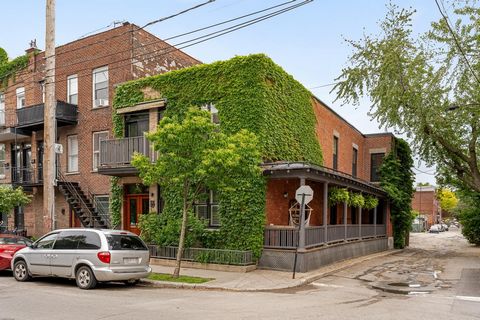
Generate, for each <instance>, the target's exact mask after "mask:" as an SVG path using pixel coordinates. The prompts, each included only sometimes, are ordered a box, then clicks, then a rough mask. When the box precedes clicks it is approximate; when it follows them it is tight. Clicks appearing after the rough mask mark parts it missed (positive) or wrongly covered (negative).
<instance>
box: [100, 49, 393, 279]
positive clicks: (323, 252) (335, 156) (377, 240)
mask: <svg viewBox="0 0 480 320" xmlns="http://www.w3.org/2000/svg"><path fill="white" fill-rule="evenodd" d="M229 61H233V62H232V63H231V64H229ZM229 61H225V62H219V63H215V64H212V65H203V66H202V67H201V68H202V69H201V70H200V69H199V67H194V68H187V69H183V70H181V71H180V72H177V73H174V74H172V73H168V74H165V75H161V76H158V77H154V78H151V79H145V81H143V82H136V83H135V84H134V85H133V86H130V87H129V88H135V89H134V90H133V92H132V95H135V96H136V97H143V98H141V99H138V101H137V102H135V103H132V104H131V105H128V106H122V107H121V108H118V109H116V112H117V114H118V115H119V116H120V117H122V119H123V121H124V123H125V126H127V123H128V121H129V117H132V116H133V115H134V114H135V113H138V112H141V113H142V114H143V115H144V120H143V121H144V125H143V127H144V128H145V129H146V128H148V130H150V131H151V130H155V128H156V125H157V123H158V119H159V118H160V117H161V114H163V112H164V111H165V112H166V110H167V111H168V108H169V103H171V101H172V100H174V99H176V98H178V97H176V96H169V95H168V93H167V95H164V94H165V91H164V90H162V88H161V86H160V85H158V84H157V85H156V86H155V87H154V88H152V83H154V82H155V81H157V80H160V81H159V82H158V83H163V82H162V81H161V80H162V78H163V79H165V77H168V79H167V80H165V81H164V83H168V84H172V83H175V82H176V81H175V79H176V78H175V77H178V79H179V80H180V81H179V82H182V83H183V85H185V86H188V83H187V84H185V83H184V81H183V80H184V79H189V80H190V81H191V83H192V85H197V84H198V83H201V81H200V80H201V78H202V77H203V75H206V74H215V75H216V78H218V80H217V79H214V80H212V81H211V82H209V84H208V90H206V89H205V90H203V88H199V89H198V90H197V95H198V96H196V97H190V96H188V99H192V98H193V101H192V102H191V104H198V105H199V107H201V106H202V104H205V103H208V106H209V107H208V110H209V111H210V112H211V113H212V121H214V120H218V121H219V123H220V125H221V126H223V122H225V123H227V122H228V123H227V124H226V125H228V124H231V122H230V121H228V119H227V118H228V117H229V116H232V117H233V116H235V114H234V112H233V111H232V110H234V109H235V108H241V109H240V110H242V111H243V112H244V113H246V114H255V115H256V116H255V118H254V119H251V120H248V121H247V122H246V123H244V125H249V124H250V123H251V122H250V121H254V122H255V125H254V126H251V127H252V128H253V129H252V130H254V131H255V130H256V131H257V132H255V133H258V134H259V135H262V137H263V140H264V141H267V140H268V141H271V140H275V139H269V138H268V137H270V138H271V137H272V136H274V137H276V138H281V137H280V136H278V133H277V132H275V130H272V129H271V128H272V127H271V126H272V121H273V120H272V117H279V118H278V119H280V120H279V123H282V124H283V125H284V126H287V127H288V124H284V121H285V120H284V119H286V118H287V113H290V114H291V113H292V112H293V113H295V112H297V110H299V109H301V108H305V109H309V110H310V111H313V112H311V113H310V114H311V117H312V118H314V119H313V121H311V123H312V128H313V127H314V128H313V131H314V133H313V135H314V138H313V140H314V141H315V143H316V144H318V145H319V146H320V148H319V149H318V150H321V151H320V152H322V154H323V165H318V164H313V163H308V162H305V161H303V162H295V161H286V160H285V159H283V158H276V159H273V161H269V160H265V163H264V164H263V172H264V176H265V177H266V179H267V189H266V203H265V206H266V207H265V208H266V209H265V215H266V226H265V235H264V250H263V255H262V258H261V259H260V262H259V264H260V265H261V266H262V267H265V268H274V269H284V270H288V269H290V268H291V264H292V263H291V262H292V259H293V254H294V249H295V246H296V243H295V242H296V239H297V232H298V228H297V225H298V223H296V222H298V210H297V209H298V203H296V201H295V191H296V189H297V188H298V187H299V186H300V185H309V186H310V187H312V188H313V190H314V196H313V200H312V202H311V203H309V209H308V214H307V215H308V217H306V218H307V222H306V225H303V226H301V227H300V234H301V236H300V242H301V244H300V251H299V252H300V256H299V261H300V262H299V265H300V268H299V270H301V271H308V270H312V269H315V268H317V267H318V266H320V265H323V264H326V263H329V262H332V261H335V260H338V259H346V258H349V257H353V256H358V255H361V254H367V253H371V252H376V251H380V250H385V249H387V247H388V246H389V245H392V244H393V241H392V239H391V237H392V227H391V224H390V212H389V204H388V201H387V199H386V198H387V197H386V193H385V192H384V191H383V190H382V189H381V188H380V187H379V185H378V182H379V175H378V169H379V167H380V165H381V163H382V160H383V157H384V156H385V155H386V154H388V153H389V152H390V151H392V150H393V149H394V148H395V137H394V136H393V135H392V134H391V133H378V134H363V133H361V132H360V131H359V130H357V129H356V128H355V127H354V126H352V125H351V124H349V123H348V122H347V121H346V120H345V119H343V118H342V117H340V116H339V115H338V114H337V113H335V112H334V111H333V110H332V109H331V108H329V107H328V106H327V105H326V104H325V103H323V102H322V101H321V100H319V99H318V98H316V97H314V96H312V95H311V94H310V93H307V95H308V98H307V99H306V102H305V103H304V104H303V105H299V104H298V103H296V102H295V101H294V100H293V99H292V98H291V97H292V96H294V95H296V94H303V93H305V92H306V91H305V89H304V88H303V86H301V85H300V84H298V83H297V82H295V81H294V80H293V79H292V78H291V77H290V76H289V75H287V74H286V73H285V72H284V71H283V70H281V68H277V67H276V66H275V65H274V64H273V62H272V61H271V60H270V59H268V58H267V57H262V56H260V57H259V56H255V55H253V56H249V57H237V58H234V59H231V60H229ZM242 63H244V64H256V66H257V67H258V68H257V69H256V68H252V69H255V70H259V69H266V70H264V72H263V73H262V72H259V74H258V75H257V74H256V75H255V76H254V77H253V78H255V79H256V81H258V82H252V81H251V80H250V79H245V77H244V76H242V75H244V72H245V71H244V70H245V66H244V65H242ZM249 67H251V66H249ZM222 68H224V70H228V71H225V74H222ZM226 74H228V76H226ZM279 74H280V75H281V76H280V78H281V79H277V80H278V81H276V80H275V78H274V77H275V76H278V75H279ZM232 78H234V80H231V79H232ZM226 79H228V80H226ZM229 80H231V81H232V83H233V85H234V86H235V87H236V88H242V90H241V92H242V95H241V96H239V97H236V96H235V97H234V96H233V95H231V94H230V93H229V90H225V88H226V87H228V86H229V82H228V81H229ZM281 80H285V81H293V82H295V84H294V85H292V86H291V87H288V88H289V89H288V90H286V89H285V88H286V87H287V86H286V85H285V82H282V81H281ZM242 81H244V83H242ZM265 84H266V85H265ZM118 89H120V88H118ZM118 89H117V90H118ZM135 90H136V91H135ZM169 90H170V91H171V92H178V91H181V90H182V87H181V85H180V86H179V87H178V88H175V89H172V88H171V87H169ZM212 93H213V94H212ZM256 95H258V96H256ZM219 97H220V98H219ZM252 97H255V99H254V98H252ZM265 97H275V98H274V99H273V100H271V101H277V102H278V101H281V103H279V104H278V105H276V106H275V107H274V108H273V109H274V110H275V111H274V113H273V114H269V116H264V115H265V114H268V112H267V111H264V110H259V108H268V104H267V105H263V107H259V105H258V100H260V99H264V98H265ZM181 99H182V102H183V103H184V104H188V103H190V102H189V101H185V98H181ZM215 99H216V101H215ZM239 100H240V101H239ZM225 101H229V104H228V105H225V104H224V103H225ZM216 102H218V104H216ZM203 106H205V105H203ZM223 107H226V109H222V108H223ZM176 108H177V109H175V110H178V106H176ZM279 108H280V109H279ZM227 109H228V110H227ZM237 110H238V109H237ZM264 112H265V113H264ZM249 119H250V118H249ZM237 120H238V119H237ZM309 120H312V119H309ZM296 121H303V120H302V119H297V120H296ZM238 126H239V125H238V123H237V124H236V127H235V128H237V129H236V130H238ZM273 126H274V125H273ZM227 130H228V129H227ZM127 131H128V130H125V137H119V138H115V139H108V140H105V141H102V144H101V148H100V153H101V156H100V159H101V160H100V167H99V172H100V173H102V174H105V175H109V176H116V177H119V183H120V185H122V186H123V189H124V193H123V206H122V209H121V217H122V227H123V228H125V229H129V230H131V231H133V232H139V230H138V228H137V222H138V220H139V216H140V215H142V214H144V213H145V212H148V211H157V212H161V197H159V189H158V187H157V186H150V187H148V186H143V187H142V186H141V180H140V178H139V177H138V172H137V171H136V169H135V168H134V167H133V166H132V165H131V164H130V159H131V155H132V153H133V152H134V151H136V152H139V153H143V154H145V155H148V156H150V157H151V158H152V160H153V159H154V157H155V154H154V153H153V152H152V150H151V148H148V142H147V141H146V140H145V138H144V137H143V136H131V135H128V132H127ZM284 132H287V133H286V134H291V135H292V137H290V138H291V139H287V140H288V141H289V142H287V144H286V145H284V147H286V148H289V147H291V148H297V150H300V153H301V152H302V151H303V150H301V148H300V149H299V148H298V146H299V145H302V143H303V142H304V141H302V139H304V137H303V136H304V133H303V132H302V131H300V132H298V131H295V130H293V129H292V130H290V131H289V130H288V129H286V131H282V133H284ZM260 143H263V142H260ZM132 145H133V146H135V147H133V148H130V147H129V146H132ZM272 147H276V146H275V145H273V146H272ZM268 151H269V150H268V147H263V152H264V153H265V152H268ZM300 157H302V158H303V156H302V155H301V154H300ZM264 159H271V158H268V157H266V156H265V154H264ZM135 186H136V187H135ZM139 186H140V187H139ZM334 187H340V188H347V189H348V190H349V191H351V192H355V193H361V194H364V195H369V196H373V197H376V198H377V199H378V200H379V203H378V205H377V207H375V208H373V209H371V210H366V209H361V208H354V207H350V206H349V205H348V204H347V203H340V204H335V205H331V206H330V205H329V204H328V194H329V190H331V189H332V188H334ZM218 205H219V204H218V203H217V202H216V201H215V196H214V195H213V193H212V194H211V196H210V198H209V199H208V200H207V201H206V202H205V204H202V210H205V218H207V220H208V221H209V226H210V227H212V228H216V227H218V223H219V219H218V217H217V216H216V214H215V213H216V212H217V210H218ZM197 209H198V208H196V210H197ZM202 212H203V211H202ZM197 213H198V210H197ZM333 244H335V245H333Z"/></svg>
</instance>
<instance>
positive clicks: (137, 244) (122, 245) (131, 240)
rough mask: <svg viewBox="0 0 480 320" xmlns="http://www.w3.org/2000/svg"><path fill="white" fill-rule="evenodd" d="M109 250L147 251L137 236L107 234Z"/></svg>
mask: <svg viewBox="0 0 480 320" xmlns="http://www.w3.org/2000/svg"><path fill="white" fill-rule="evenodd" d="M107 242H108V249H109V250H143V251H145V250H148V248H147V246H146V245H145V244H144V243H143V241H142V240H140V238H139V237H137V236H131V235H121V234H109V235H107Z"/></svg>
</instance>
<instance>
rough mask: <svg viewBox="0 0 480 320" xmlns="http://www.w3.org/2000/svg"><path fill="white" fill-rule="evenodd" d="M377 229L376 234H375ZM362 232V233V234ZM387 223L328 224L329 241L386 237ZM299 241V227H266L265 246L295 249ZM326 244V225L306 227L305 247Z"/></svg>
mask: <svg viewBox="0 0 480 320" xmlns="http://www.w3.org/2000/svg"><path fill="white" fill-rule="evenodd" d="M375 230H376V235H375ZM360 232H361V234H360ZM385 235H386V227H385V225H380V224H379V225H373V224H362V225H361V227H360V225H346V226H345V225H343V224H342V225H328V226H327V243H334V242H342V241H347V240H349V241H351V240H361V239H362V238H373V237H384V236H385ZM297 241H298V228H294V227H288V226H285V227H283V228H282V227H279V226H267V227H266V228H265V238H264V243H263V245H264V247H265V248H279V249H280V248H281V249H295V248H296V247H297ZM324 244H325V227H324V226H311V227H306V228H305V247H306V248H312V247H316V246H321V245H324Z"/></svg>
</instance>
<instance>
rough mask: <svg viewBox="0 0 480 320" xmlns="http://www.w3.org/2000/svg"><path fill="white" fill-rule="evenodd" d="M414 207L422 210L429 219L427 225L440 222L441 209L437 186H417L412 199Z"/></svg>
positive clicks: (421, 212) (422, 213)
mask: <svg viewBox="0 0 480 320" xmlns="http://www.w3.org/2000/svg"><path fill="white" fill-rule="evenodd" d="M412 209H413V210H415V211H418V212H420V215H423V216H424V217H425V218H426V221H427V227H430V226H431V225H433V224H435V223H438V222H439V219H440V214H441V209H440V205H439V203H438V200H437V195H436V191H435V187H433V186H427V187H417V190H416V191H415V194H414V197H413V200H412Z"/></svg>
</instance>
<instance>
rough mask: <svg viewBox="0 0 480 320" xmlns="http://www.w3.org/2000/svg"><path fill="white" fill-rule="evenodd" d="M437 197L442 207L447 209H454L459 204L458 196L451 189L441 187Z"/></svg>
mask: <svg viewBox="0 0 480 320" xmlns="http://www.w3.org/2000/svg"><path fill="white" fill-rule="evenodd" d="M437 198H438V200H439V201H440V207H441V208H442V210H445V211H452V210H453V209H455V207H456V206H457V204H458V198H457V196H456V195H455V192H453V191H452V190H450V189H447V188H441V189H439V190H438V191H437Z"/></svg>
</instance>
